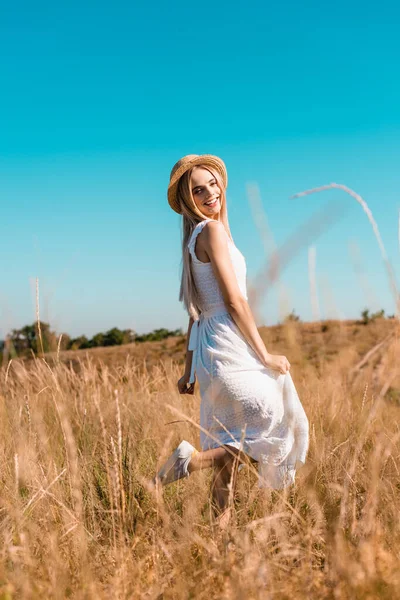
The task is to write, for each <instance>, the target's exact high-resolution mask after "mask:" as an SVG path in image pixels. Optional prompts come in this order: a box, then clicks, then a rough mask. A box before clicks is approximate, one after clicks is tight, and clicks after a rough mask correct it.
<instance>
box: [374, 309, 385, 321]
mask: <svg viewBox="0 0 400 600" xmlns="http://www.w3.org/2000/svg"><path fill="white" fill-rule="evenodd" d="M384 318H385V311H384V310H383V308H382V309H381V310H378V311H377V312H375V313H373V314H372V315H371V319H372V320H375V319H384Z"/></svg>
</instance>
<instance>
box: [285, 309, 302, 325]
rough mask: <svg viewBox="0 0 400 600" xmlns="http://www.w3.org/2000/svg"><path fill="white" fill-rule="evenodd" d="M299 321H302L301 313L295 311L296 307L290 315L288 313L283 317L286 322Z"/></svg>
mask: <svg viewBox="0 0 400 600" xmlns="http://www.w3.org/2000/svg"><path fill="white" fill-rule="evenodd" d="M297 321H300V317H299V315H296V313H295V312H294V309H293V310H292V312H291V313H290V314H289V315H286V317H285V318H284V319H283V322H284V323H290V322H297Z"/></svg>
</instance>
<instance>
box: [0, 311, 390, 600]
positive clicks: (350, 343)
mask: <svg viewBox="0 0 400 600" xmlns="http://www.w3.org/2000/svg"><path fill="white" fill-rule="evenodd" d="M260 333H261V335H262V337H263V339H264V341H265V343H266V345H267V348H269V349H270V350H271V351H273V352H274V353H281V352H282V353H285V354H286V355H287V356H288V358H289V359H290V361H291V363H292V377H293V379H294V382H295V384H296V387H297V390H298V392H299V395H300V398H301V401H302V403H303V406H304V408H305V410H306V413H307V416H308V418H309V422H310V448H309V454H308V459H307V463H306V465H305V466H304V467H302V468H301V469H300V470H299V471H298V473H297V477H296V483H295V485H294V486H293V487H292V488H291V489H288V490H285V491H283V492H278V491H270V490H265V489H264V490H263V489H259V488H258V486H257V475H256V472H255V471H254V469H253V468H252V467H250V466H248V467H246V468H244V469H243V470H242V471H241V472H240V473H239V476H238V486H237V490H236V493H235V495H233V497H232V504H233V506H234V518H233V519H232V520H231V522H230V524H229V526H228V528H227V529H226V530H225V531H221V530H219V529H218V528H216V527H215V526H214V525H213V523H212V520H211V515H210V511H211V509H210V489H209V482H210V472H207V471H202V472H198V473H194V474H193V475H192V476H191V477H190V478H188V479H187V480H185V481H178V482H176V483H174V484H172V485H170V486H168V487H166V488H164V489H163V490H152V489H151V487H150V486H149V485H148V482H149V480H150V479H151V477H152V476H153V475H154V474H155V472H156V469H157V467H158V466H160V464H161V463H162V462H163V460H165V458H166V457H167V456H168V455H169V453H170V452H171V450H172V449H173V448H174V447H175V445H176V444H177V443H179V441H180V440H181V439H186V440H188V441H189V442H191V443H193V444H194V445H195V446H196V447H199V429H198V422H199V402H200V397H199V394H198V389H197V388H196V392H195V395H194V396H187V395H179V394H178V392H177V389H176V383H177V380H178V378H179V377H180V376H181V374H182V364H183V360H184V344H185V338H184V337H182V338H171V339H168V340H165V341H164V342H146V343H142V344H129V345H125V346H121V347H116V348H107V349H106V348H104V349H102V348H97V349H93V350H78V351H67V352H60V353H57V352H55V353H52V354H48V355H47V354H46V355H45V356H44V357H32V358H31V359H30V360H28V359H25V360H22V359H21V360H20V359H14V360H12V361H11V362H8V364H4V365H3V367H2V368H1V370H0V410H1V420H0V422H1V439H0V477H1V492H0V494H1V496H0V502H1V505H0V535H1V555H0V599H1V600H11V599H14V598H22V599H28V598H46V599H47V598H54V599H61V598H77V599H78V598H79V599H92V598H93V599H96V600H97V599H103V598H104V599H105V598H107V599H108V598H113V599H114V598H115V599H131V598H146V599H154V600H156V599H158V600H161V599H163V600H164V599H165V600H167V599H184V598H185V599H189V598H196V599H207V600H209V599H210V598H221V599H222V598H223V599H226V600H231V599H246V600H252V599H258V598H263V599H264V598H265V599H270V598H271V599H275V598H278V599H289V598H290V599H296V600H297V599H299V600H302V599H303V598H304V599H306V598H307V599H314V598H315V599H325V598H326V599H328V598H329V599H331V598H332V599H342V598H343V599H351V600H353V599H358V598H360V599H368V600H372V599H375V598H379V599H387V600H393V599H395V598H399V597H400V556H399V554H400V520H399V513H400V474H399V468H400V467H399V454H400V429H399V416H400V368H399V360H398V357H399V355H400V352H399V351H400V342H399V322H398V320H397V319H384V318H382V319H376V320H374V321H373V322H370V323H368V324H366V325H365V324H362V323H359V322H356V321H343V322H339V321H328V322H323V323H318V322H316V323H300V322H288V323H286V324H285V325H282V326H276V327H269V328H261V329H260Z"/></svg>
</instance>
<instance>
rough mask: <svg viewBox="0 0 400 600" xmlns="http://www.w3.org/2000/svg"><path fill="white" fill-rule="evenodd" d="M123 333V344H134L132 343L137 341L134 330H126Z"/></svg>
mask: <svg viewBox="0 0 400 600" xmlns="http://www.w3.org/2000/svg"><path fill="white" fill-rule="evenodd" d="M122 333H123V334H124V341H123V342H122V343H123V344H132V342H134V341H135V338H136V332H135V331H133V330H132V329H124V330H123V331H122Z"/></svg>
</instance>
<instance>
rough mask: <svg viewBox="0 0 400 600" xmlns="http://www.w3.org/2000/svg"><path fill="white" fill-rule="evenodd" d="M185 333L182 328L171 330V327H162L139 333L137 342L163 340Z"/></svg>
mask: <svg viewBox="0 0 400 600" xmlns="http://www.w3.org/2000/svg"><path fill="white" fill-rule="evenodd" d="M178 335H183V332H182V329H175V330H173V331H170V330H169V329H165V328H161V329H154V331H152V332H151V333H144V334H142V335H137V336H136V338H135V341H136V342H158V341H161V340H165V339H166V338H168V337H173V336H178Z"/></svg>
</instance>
